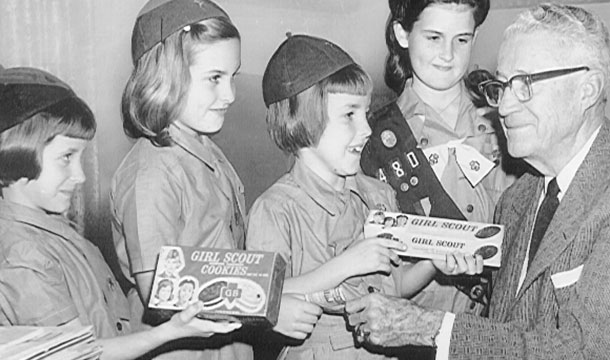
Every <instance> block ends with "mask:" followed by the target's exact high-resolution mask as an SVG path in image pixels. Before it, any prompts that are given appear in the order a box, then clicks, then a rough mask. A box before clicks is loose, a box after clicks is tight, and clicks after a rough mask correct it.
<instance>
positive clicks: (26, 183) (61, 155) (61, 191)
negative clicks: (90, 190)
mask: <svg viewBox="0 0 610 360" xmlns="http://www.w3.org/2000/svg"><path fill="white" fill-rule="evenodd" d="M88 143H89V141H88V140H84V139H77V138H71V137H66V136H63V135H57V136H56V137H55V138H54V139H53V140H52V141H51V142H50V143H49V144H48V145H46V146H45V148H44V150H43V153H42V164H41V165H42V166H41V171H40V175H39V176H38V178H37V179H34V180H28V179H26V178H22V179H19V180H18V181H17V182H16V183H15V184H14V186H12V187H11V189H13V190H12V191H14V196H13V197H12V199H11V200H12V201H13V202H17V203H20V204H21V205H25V206H28V207H30V208H34V209H40V210H44V211H46V212H49V213H56V214H61V213H64V212H66V211H67V210H68V209H69V208H70V203H71V199H72V194H73V193H74V191H75V190H76V188H77V186H78V185H80V184H82V183H83V182H84V181H85V174H84V173H83V168H82V165H81V158H82V155H83V152H84V151H85V148H86V147H87V144H88Z"/></svg>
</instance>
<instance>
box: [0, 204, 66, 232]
mask: <svg viewBox="0 0 610 360" xmlns="http://www.w3.org/2000/svg"><path fill="white" fill-rule="evenodd" d="M0 218H2V219H6V220H8V221H14V222H20V223H24V224H28V225H31V226H34V227H37V228H39V229H41V230H45V231H49V232H52V233H54V234H56V235H58V236H61V237H63V238H65V239H69V240H72V241H75V238H77V237H78V236H75V235H77V232H76V230H75V227H76V225H75V224H73V223H71V222H70V221H69V220H68V219H67V218H66V217H65V216H62V215H51V214H47V213H46V212H44V211H43V210H39V209H33V208H30V207H27V206H24V205H21V204H17V203H14V202H10V201H7V200H4V199H0Z"/></svg>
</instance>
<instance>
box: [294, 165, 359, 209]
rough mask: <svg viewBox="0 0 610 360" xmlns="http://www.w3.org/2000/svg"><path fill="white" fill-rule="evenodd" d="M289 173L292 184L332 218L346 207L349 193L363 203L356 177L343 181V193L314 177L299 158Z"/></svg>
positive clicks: (349, 177)
mask: <svg viewBox="0 0 610 360" xmlns="http://www.w3.org/2000/svg"><path fill="white" fill-rule="evenodd" d="M291 173H292V177H293V179H294V182H295V183H296V184H297V185H298V186H299V187H300V188H301V189H302V190H303V191H304V192H305V193H306V194H307V196H309V197H310V198H311V199H312V200H313V201H314V202H315V203H316V204H318V205H319V206H320V207H321V208H322V209H324V210H325V211H326V212H328V213H329V214H330V215H332V216H335V215H337V214H340V213H341V210H342V209H343V208H345V206H346V205H347V203H348V201H349V197H350V195H351V193H353V194H355V195H356V196H358V198H360V199H361V200H362V201H364V198H363V197H362V195H361V194H360V190H359V189H358V183H357V181H356V176H348V177H347V178H346V179H345V189H344V190H343V191H337V190H335V189H333V188H332V187H331V186H330V185H329V184H328V183H327V182H326V181H324V180H323V179H322V178H321V177H319V176H318V175H316V174H315V173H314V172H313V171H312V170H311V169H310V168H309V167H307V165H306V164H305V163H304V162H303V161H302V160H300V159H299V158H297V159H296V161H295V163H294V166H293V168H292V170H291Z"/></svg>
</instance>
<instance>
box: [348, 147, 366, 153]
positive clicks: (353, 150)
mask: <svg viewBox="0 0 610 360" xmlns="http://www.w3.org/2000/svg"><path fill="white" fill-rule="evenodd" d="M362 149H364V145H357V146H350V147H349V148H347V151H349V152H351V153H354V154H362Z"/></svg>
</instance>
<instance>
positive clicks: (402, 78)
mask: <svg viewBox="0 0 610 360" xmlns="http://www.w3.org/2000/svg"><path fill="white" fill-rule="evenodd" d="M388 2H389V5H390V17H389V18H388V22H387V24H386V29H385V42H386V45H387V47H388V51H389V54H388V57H387V58H386V65H385V74H384V79H385V83H386V85H388V87H389V88H390V89H392V90H394V92H396V93H397V94H400V93H401V92H402V90H403V89H404V87H405V82H406V81H407V79H409V78H410V77H411V76H412V75H413V67H412V66H411V60H410V58H409V49H405V48H403V47H402V46H400V44H399V43H398V41H397V40H396V36H395V35H394V24H395V23H396V22H398V23H399V24H400V25H402V27H403V29H405V31H407V32H411V30H413V24H415V22H416V21H417V20H418V19H419V16H420V15H421V13H422V11H424V9H425V8H427V7H428V6H429V5H432V4H458V5H468V6H470V7H472V16H473V17H474V27H475V29H476V28H478V27H479V25H481V24H482V23H483V21H485V18H486V17H487V13H488V12H489V0H389V1H388Z"/></svg>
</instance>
